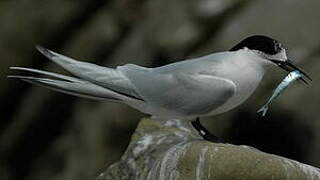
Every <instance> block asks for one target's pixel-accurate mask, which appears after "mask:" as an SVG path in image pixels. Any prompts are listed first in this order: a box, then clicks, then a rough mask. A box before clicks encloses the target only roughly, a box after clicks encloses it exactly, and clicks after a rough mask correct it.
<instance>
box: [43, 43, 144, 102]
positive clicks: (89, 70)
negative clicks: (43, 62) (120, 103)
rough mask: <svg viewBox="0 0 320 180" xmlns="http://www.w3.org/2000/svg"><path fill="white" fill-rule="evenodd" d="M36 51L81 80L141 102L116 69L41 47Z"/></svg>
mask: <svg viewBox="0 0 320 180" xmlns="http://www.w3.org/2000/svg"><path fill="white" fill-rule="evenodd" d="M37 49H38V50H39V51H40V52H41V53H42V54H43V55H44V56H46V57H47V58H48V59H50V60H52V61H53V62H55V63H57V64H58V65H60V66H61V67H63V68H64V69H66V70H67V71H69V72H70V73H72V74H73V75H75V76H77V77H80V78H81V79H84V80H87V81H89V82H91V83H93V84H97V85H99V86H102V87H105V88H108V89H111V90H113V91H115V92H117V93H120V94H122V95H126V96H129V97H132V98H136V99H139V100H142V97H141V96H140V95H139V94H138V93H137V92H136V91H135V88H134V86H133V85H132V84H131V82H130V80H128V78H127V77H126V76H125V75H123V74H122V73H121V72H119V71H118V70H116V69H113V68H108V67H103V66H98V65H96V64H91V63H86V62H81V61H77V60H74V59H72V58H69V57H66V56H63V55H61V54H58V53H55V52H53V51H50V50H48V49H45V48H43V47H41V46H37Z"/></svg>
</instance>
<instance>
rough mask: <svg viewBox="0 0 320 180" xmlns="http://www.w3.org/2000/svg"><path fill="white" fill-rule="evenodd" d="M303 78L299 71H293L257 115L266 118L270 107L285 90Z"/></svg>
mask: <svg viewBox="0 0 320 180" xmlns="http://www.w3.org/2000/svg"><path fill="white" fill-rule="evenodd" d="M302 76H303V74H302V73H301V72H300V71H298V70H295V71H291V72H290V73H289V74H288V75H287V76H286V77H285V78H284V79H283V80H282V82H281V83H280V84H279V85H278V87H277V88H276V89H275V90H274V91H273V94H272V96H271V97H270V99H269V100H268V102H267V103H266V104H264V105H263V106H262V107H261V108H260V109H259V110H258V111H257V113H262V116H265V115H266V113H267V111H268V109H269V105H270V104H271V102H272V101H273V100H274V99H275V98H276V97H278V96H279V95H280V94H281V93H282V92H283V91H284V90H285V89H287V87H289V85H290V84H291V83H292V82H294V81H296V80H297V79H299V78H301V77H302Z"/></svg>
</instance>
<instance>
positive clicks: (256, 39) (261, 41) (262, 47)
mask: <svg viewBox="0 0 320 180" xmlns="http://www.w3.org/2000/svg"><path fill="white" fill-rule="evenodd" d="M244 47H247V48H248V49H251V50H258V51H261V52H263V53H266V54H269V55H275V54H277V53H279V52H280V51H281V50H282V45H281V43H279V42H278V41H277V40H275V39H272V38H270V37H267V36H263V35H254V36H250V37H247V38H246V39H244V40H242V41H241V42H240V43H238V44H237V45H235V46H234V47H233V48H231V49H230V51H237V50H239V49H243V48H244Z"/></svg>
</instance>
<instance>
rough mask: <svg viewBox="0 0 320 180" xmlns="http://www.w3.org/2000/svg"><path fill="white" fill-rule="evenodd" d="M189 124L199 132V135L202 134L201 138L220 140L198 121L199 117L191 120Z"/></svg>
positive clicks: (215, 141)
mask: <svg viewBox="0 0 320 180" xmlns="http://www.w3.org/2000/svg"><path fill="white" fill-rule="evenodd" d="M191 124H192V126H193V127H194V128H195V129H196V130H197V131H198V132H199V135H200V136H202V137H203V139H205V140H207V141H210V142H214V143H219V142H222V140H221V139H220V138H219V137H218V136H216V135H214V134H212V133H211V132H210V131H208V130H207V129H206V128H205V127H204V126H203V125H202V124H201V123H200V119H199V118H197V119H196V120H195V121H192V122H191Z"/></svg>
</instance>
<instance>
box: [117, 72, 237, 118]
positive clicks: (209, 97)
mask: <svg viewBox="0 0 320 180" xmlns="http://www.w3.org/2000/svg"><path fill="white" fill-rule="evenodd" d="M119 69H120V70H121V71H122V72H123V73H124V74H125V75H126V76H127V77H128V78H129V79H130V81H131V83H132V84H133V85H134V86H135V88H136V91H137V92H138V93H139V94H140V96H142V98H143V99H144V100H145V101H146V102H147V103H148V104H150V105H153V106H155V107H160V108H164V109H166V110H169V111H175V112H178V113H180V114H183V115H200V114H206V113H208V112H210V111H212V110H214V109H216V108H218V107H219V106H221V105H222V104H224V103H225V102H227V101H228V99H229V98H230V97H232V96H233V95H234V93H235V90H236V86H235V84H234V83H233V82H232V81H230V80H227V79H224V78H220V77H216V76H212V75H205V74H183V73H180V74H179V73H175V74H169V73H165V74H164V73H156V72H154V71H152V70H148V71H146V70H139V69H137V68H132V67H130V66H122V67H120V68H119Z"/></svg>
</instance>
